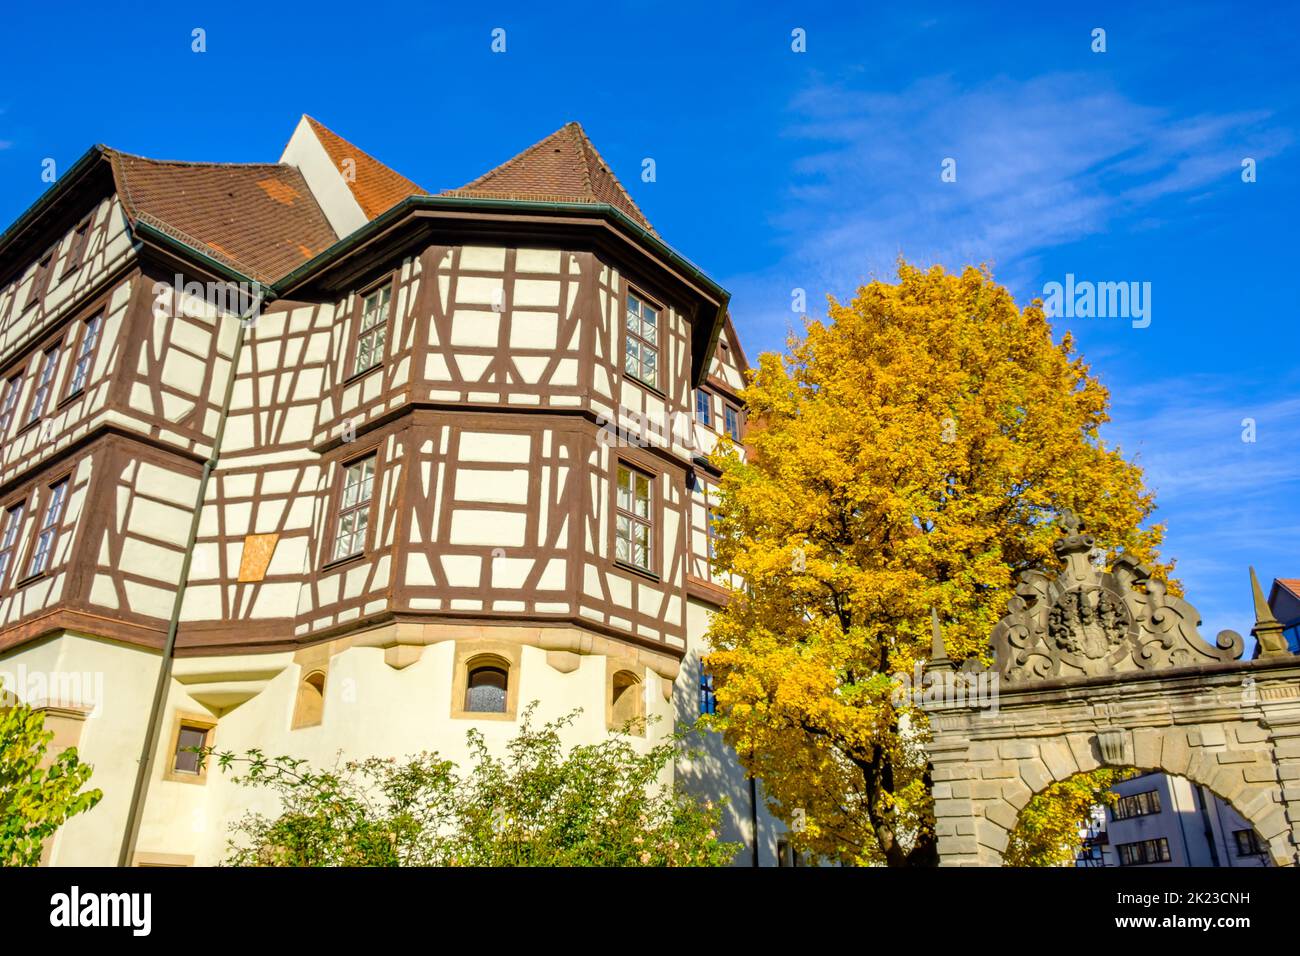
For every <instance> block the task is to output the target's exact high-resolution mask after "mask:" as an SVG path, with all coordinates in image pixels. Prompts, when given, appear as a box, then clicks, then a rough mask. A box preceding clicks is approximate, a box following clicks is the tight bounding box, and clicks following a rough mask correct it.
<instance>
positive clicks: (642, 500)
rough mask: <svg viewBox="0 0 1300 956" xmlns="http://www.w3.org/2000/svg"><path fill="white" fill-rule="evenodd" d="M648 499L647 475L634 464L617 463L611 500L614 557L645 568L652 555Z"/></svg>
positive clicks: (649, 497) (648, 483)
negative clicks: (612, 500)
mask: <svg viewBox="0 0 1300 956" xmlns="http://www.w3.org/2000/svg"><path fill="white" fill-rule="evenodd" d="M650 503H651V492H650V477H649V476H648V475H646V474H644V473H642V472H640V471H637V470H636V469H635V468H629V467H628V466H627V465H619V466H618V495H617V500H616V501H615V504H614V557H615V558H617V559H618V560H619V561H626V562H627V563H629V564H633V565H636V567H638V568H641V569H643V570H645V571H649V570H650V567H651V562H652V560H653V557H654V556H653V553H652V551H653V549H652V547H651V540H650V533H651V529H652V528H653V518H652V516H651V512H650Z"/></svg>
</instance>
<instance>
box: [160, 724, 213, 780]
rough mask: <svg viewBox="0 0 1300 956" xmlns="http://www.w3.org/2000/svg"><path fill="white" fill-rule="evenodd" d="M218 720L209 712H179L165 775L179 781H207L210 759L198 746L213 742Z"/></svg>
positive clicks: (169, 778)
mask: <svg viewBox="0 0 1300 956" xmlns="http://www.w3.org/2000/svg"><path fill="white" fill-rule="evenodd" d="M216 728H217V722H216V720H214V719H213V718H212V716H211V715H210V714H183V713H178V714H177V715H176V719H175V722H174V723H173V724H172V743H171V757H170V759H169V760H168V762H167V763H166V764H165V765H164V766H163V779H164V780H171V781H175V782H177V783H198V784H202V783H206V782H207V776H208V761H206V760H205V759H204V758H203V756H202V755H201V754H199V753H197V751H198V750H201V749H205V748H211V747H212V746H213V745H214V742H215V741H214V738H215V736H216Z"/></svg>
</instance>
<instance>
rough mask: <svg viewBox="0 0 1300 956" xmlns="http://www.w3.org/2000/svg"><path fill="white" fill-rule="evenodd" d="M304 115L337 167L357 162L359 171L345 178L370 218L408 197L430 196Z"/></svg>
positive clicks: (356, 169)
mask: <svg viewBox="0 0 1300 956" xmlns="http://www.w3.org/2000/svg"><path fill="white" fill-rule="evenodd" d="M303 118H304V119H305V120H307V122H308V123H310V124H311V128H312V131H313V132H315V134H316V138H317V139H318V140H320V144H321V146H323V147H325V152H326V153H327V154H328V155H329V158H330V162H331V163H333V164H334V168H335V169H337V170H339V171H340V172H342V171H343V170H344V169H347V168H348V165H347V164H348V163H349V162H350V163H351V164H353V165H352V168H351V171H352V172H355V176H345V177H344V181H345V182H346V183H347V184H348V188H349V189H351V190H352V195H353V197H354V198H355V199H356V201H357V205H359V206H360V207H361V211H362V212H364V213H365V214H366V218H367V219H374V218H375V217H376V216H379V215H382V214H383V213H385V212H387V211H388V210H389V209H391V208H392V207H393V206H395V205H397V204H398V203H399V202H401V201H402V200H403V199H405V198H406V197H407V196H424V195H428V194H427V193H426V192H425V190H423V189H421V188H420V187H419V186H417V185H416V184H415V183H413V182H411V181H410V180H409V179H407V178H406V177H405V176H403V175H402V174H401V173H398V172H394V171H393V170H392V169H389V168H388V167H387V166H385V165H384V164H383V163H381V162H380V161H379V160H377V159H375V157H373V156H371V155H370V154H369V153H367V152H366V151H365V150H363V149H360V148H359V147H356V146H353V145H352V144H351V143H349V142H348V141H347V140H346V139H344V138H343V137H342V136H340V135H338V134H337V133H335V132H334V131H333V130H331V129H327V128H326V127H324V126H322V125H321V124H320V123H318V122H316V120H314V119H312V118H311V117H310V116H304V117H303Z"/></svg>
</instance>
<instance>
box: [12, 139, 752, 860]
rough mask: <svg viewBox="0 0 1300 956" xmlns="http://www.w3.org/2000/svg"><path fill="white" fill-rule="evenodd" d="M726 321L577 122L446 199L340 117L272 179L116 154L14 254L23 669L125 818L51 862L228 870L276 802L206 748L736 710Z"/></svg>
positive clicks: (19, 673)
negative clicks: (727, 676) (725, 638)
mask: <svg viewBox="0 0 1300 956" xmlns="http://www.w3.org/2000/svg"><path fill="white" fill-rule="evenodd" d="M727 302H728V296H727V293H726V292H725V290H723V289H722V288H721V287H720V286H719V285H718V284H717V283H716V282H714V281H713V280H712V279H710V278H709V277H708V275H706V274H705V273H704V272H703V271H702V270H701V269H699V268H698V267H697V266H695V265H694V264H692V263H691V262H690V261H689V260H688V259H686V258H685V257H684V256H682V255H681V254H680V253H679V252H677V251H676V250H675V249H673V248H672V246H670V245H669V244H668V243H666V242H665V241H664V240H663V239H662V238H661V237H660V236H659V235H658V233H657V232H656V231H655V229H654V228H653V227H652V226H651V225H650V223H649V222H648V221H647V220H646V218H645V216H644V215H643V214H642V212H641V210H640V209H639V208H638V207H637V205H636V203H635V202H633V200H632V198H631V196H630V195H629V194H628V192H627V191H626V190H625V189H624V188H623V186H622V185H621V184H620V182H619V181H618V179H617V178H616V177H615V176H614V174H613V173H612V172H611V171H610V169H609V167H608V165H607V164H606V163H605V162H604V160H603V159H602V158H601V157H600V155H599V154H598V153H597V152H596V150H595V149H594V147H593V146H592V144H591V143H590V142H589V140H588V139H587V137H586V135H585V134H584V133H583V131H582V129H581V128H580V127H579V126H578V125H577V124H569V125H567V126H565V127H563V128H562V129H560V130H558V131H556V132H555V133H554V134H552V135H551V136H548V137H547V138H546V139H544V140H542V141H541V142H539V143H537V144H535V145H534V146H532V147H530V148H529V149H527V150H525V151H524V152H523V153H520V154H519V155H517V156H515V157H514V158H513V159H511V160H509V161H508V162H506V163H504V164H502V165H501V166H498V167H497V168H495V169H493V170H491V171H490V172H488V173H486V174H485V175H483V176H481V177H479V178H478V179H475V180H474V181H473V182H470V183H468V184H466V185H465V186H463V187H461V188H459V189H453V190H450V191H444V192H438V193H430V192H427V191H425V190H423V189H421V188H420V187H419V186H417V185H416V184H415V183H414V182H412V181H411V180H408V179H406V178H405V177H403V176H401V175H399V174H398V173H396V172H395V171H393V170H392V169H390V168H388V167H387V166H385V165H384V164H383V163H381V162H379V161H378V160H376V159H375V158H373V157H372V156H370V155H368V154H366V153H365V152H363V151H361V150H360V149H358V148H357V147H355V146H353V145H352V144H351V143H349V142H347V141H346V140H344V139H342V138H341V137H339V136H338V135H336V134H335V133H333V132H331V131H330V130H328V129H326V128H325V127H324V126H322V125H321V124H319V123H317V122H316V121H314V120H312V119H310V118H309V117H303V118H302V120H301V121H300V122H299V124H298V125H297V127H296V129H295V130H294V132H293V135H292V138H291V139H290V141H289V143H288V146H287V147H286V148H285V150H284V153H283V155H282V156H281V158H280V160H279V161H278V162H274V163H254V164H232V163H189V162H165V161H158V160H152V159H145V158H143V157H139V156H133V155H129V154H126V153H123V152H120V151H117V150H114V149H110V148H107V147H102V146H97V147H95V148H93V149H91V150H90V151H89V152H88V153H87V154H86V155H85V156H83V157H82V158H81V159H80V160H79V161H78V162H77V163H76V164H75V165H74V166H73V167H71V168H70V169H68V170H67V171H65V172H64V173H63V174H62V175H61V176H60V177H59V179H58V181H57V183H55V184H54V185H52V186H51V187H50V188H49V189H48V190H47V191H46V193H45V194H44V195H43V196H42V197H41V198H40V200H39V201H38V202H36V203H35V204H34V205H33V206H32V207H31V208H30V209H29V210H28V211H27V212H26V213H24V214H23V215H22V216H21V217H20V218H19V219H18V220H17V222H15V223H14V224H13V225H12V226H11V227H10V228H9V229H8V230H7V231H6V232H5V233H4V234H3V235H0V674H3V675H4V677H5V680H6V683H7V687H8V691H9V692H10V693H11V694H13V695H15V696H16V697H17V698H18V699H20V700H24V701H26V702H29V703H31V704H33V705H35V706H39V707H42V708H44V709H45V711H46V719H47V726H49V727H51V728H52V729H54V730H55V731H56V745H67V744H75V745H76V746H77V747H78V749H79V752H80V754H81V756H82V758H83V759H84V760H86V761H87V762H89V763H91V764H93V765H94V784H95V785H96V786H98V787H99V788H101V789H102V790H103V792H104V799H103V801H102V802H101V803H100V805H99V806H97V807H96V808H95V809H94V810H93V811H91V812H90V813H88V814H85V815H84V816H82V817H78V818H75V819H74V820H73V821H71V822H70V823H69V824H68V825H67V826H65V827H64V828H63V830H62V831H61V832H60V833H59V834H58V835H57V836H56V837H55V838H54V839H53V840H52V841H51V842H50V845H49V846H48V847H47V848H46V858H47V860H48V861H49V862H51V863H54V864H112V863H116V862H124V863H135V864H152V865H185V864H210V863H213V862H216V861H217V860H219V859H220V857H221V856H222V854H223V851H224V847H225V840H226V835H227V825H228V824H229V822H231V821H232V820H233V819H235V818H237V817H239V816H241V815H242V814H243V813H244V812H245V811H247V810H249V809H267V808H268V807H266V806H264V805H260V804H258V802H257V801H258V800H259V799H262V797H261V796H259V795H258V794H255V793H251V792H250V791H248V790H247V789H243V788H239V787H236V786H234V785H232V784H231V783H230V782H229V781H228V780H227V779H224V778H223V777H222V775H221V774H220V773H219V772H217V771H214V770H211V769H210V768H206V767H199V766H197V765H196V761H195V759H194V755H193V753H192V752H191V751H189V750H188V749H187V748H189V747H193V746H202V745H209V746H216V747H218V748H220V749H222V750H227V749H229V750H235V751H244V750H247V749H248V748H251V747H257V748H260V749H261V750H262V751H264V752H266V753H269V754H276V753H285V754H292V755H293V756H297V757H304V758H307V759H310V760H312V761H314V762H316V763H318V764H329V763H332V762H333V761H334V760H335V759H336V757H337V755H338V754H340V753H342V754H344V755H345V756H348V757H353V756H363V755H369V754H386V755H401V754H406V753H415V752H418V751H422V750H438V751H441V752H442V753H443V754H445V755H447V756H450V757H452V758H463V757H465V756H467V752H466V748H465V731H466V729H467V728H470V727H478V728H480V729H481V730H482V731H483V732H484V733H485V734H486V735H487V737H488V739H489V741H490V742H494V743H498V744H499V743H500V742H502V741H504V740H505V739H507V738H508V737H510V736H512V735H513V733H514V732H515V730H516V729H517V726H518V722H519V720H520V718H521V716H522V714H523V712H524V710H525V708H527V707H529V706H530V705H531V706H535V707H536V717H537V719H539V720H544V719H548V718H552V717H556V716H559V715H561V714H565V713H568V712H570V711H572V710H574V709H575V708H581V710H582V713H581V716H580V718H579V719H578V721H577V722H576V723H575V724H574V725H573V727H572V728H571V732H570V735H571V738H572V740H573V741H574V742H578V741H592V740H598V739H602V738H603V737H604V736H605V735H607V734H611V733H622V732H624V731H625V729H627V728H628V727H636V726H637V721H638V720H640V719H642V718H650V721H649V722H648V724H647V725H645V726H644V727H642V729H641V730H640V731H639V733H636V734H633V735H632V736H633V737H634V739H635V740H636V741H637V742H638V745H639V746H649V745H651V744H652V743H653V742H654V741H655V740H657V739H660V738H661V737H662V736H663V735H664V734H666V733H668V732H670V731H671V730H672V728H673V727H674V725H675V723H676V722H677V721H679V720H681V719H683V718H687V719H689V718H693V716H694V715H695V714H696V713H698V712H699V710H700V709H702V708H703V709H707V708H708V706H709V704H708V696H709V692H708V686H707V685H708V680H707V676H706V675H702V674H701V669H700V664H699V658H700V655H701V651H702V647H701V643H700V642H701V637H702V635H703V633H704V630H705V628H706V626H707V620H708V613H709V610H710V608H712V607H715V606H717V605H718V604H719V603H720V602H721V601H724V600H725V599H726V594H727V591H726V588H725V587H724V586H723V584H724V582H719V581H717V580H715V577H714V573H713V570H712V567H711V561H710V549H711V534H710V521H711V517H710V516H711V511H710V502H711V495H712V493H713V491H712V489H713V488H714V483H713V482H714V478H715V476H714V475H713V474H712V473H711V471H710V467H709V465H708V464H707V462H706V461H705V457H704V456H705V455H707V453H708V452H709V451H710V450H711V449H712V447H713V444H714V443H715V442H716V441H717V440H718V438H719V436H721V435H724V434H728V433H729V434H730V435H731V437H732V438H733V439H735V440H736V441H738V442H739V441H741V439H742V436H743V430H744V411H743V407H742V404H741V402H740V399H739V395H738V392H739V390H740V388H741V385H742V382H743V375H744V372H745V370H746V367H747V366H746V359H745V356H744V353H743V351H742V349H741V345H740V342H739V340H738V339H737V337H736V334H735V329H734V327H733V326H732V324H731V320H730V317H729V315H728V310H727ZM629 722H631V723H629ZM712 746H713V747H714V750H715V751H716V752H712V754H711V756H712V757H713V758H714V759H713V760H712V761H711V765H710V767H708V768H706V769H703V770H701V769H700V768H683V769H681V771H680V772H683V773H684V774H685V775H686V776H687V777H688V778H689V779H690V780H691V781H692V784H693V785H696V786H699V787H701V788H702V789H704V790H705V791H709V792H716V793H723V792H727V791H734V792H733V793H732V796H733V799H734V801H735V802H734V804H733V806H732V808H731V810H730V811H729V812H730V814H731V823H732V826H731V828H730V832H729V834H728V835H729V836H732V837H735V836H737V835H741V836H744V835H746V834H747V833H748V825H749V824H750V818H751V815H752V814H755V813H756V812H755V811H754V810H753V808H752V807H751V806H750V805H749V803H748V801H749V800H750V796H751V795H750V793H748V792H747V789H748V787H747V785H745V784H744V778H743V775H741V774H739V772H738V771H737V769H736V768H735V765H734V761H728V759H727V755H726V754H725V753H724V752H723V751H721V750H718V749H717V748H718V744H717V742H716V741H714V742H713V744H712ZM757 816H762V817H763V819H764V820H765V821H766V819H767V818H766V816H765V815H761V814H758V815H756V817H755V818H757ZM764 825H765V826H767V827H768V829H770V821H769V822H768V823H766V824H764ZM766 836H767V838H768V840H769V841H770V842H773V844H774V841H775V837H774V835H772V834H770V833H768V834H766ZM765 852H769V855H770V851H765ZM749 859H750V857H749V856H748V855H747V856H745V857H744V858H743V859H742V861H741V862H746V863H747V862H749Z"/></svg>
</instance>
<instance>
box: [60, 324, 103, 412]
mask: <svg viewBox="0 0 1300 956" xmlns="http://www.w3.org/2000/svg"><path fill="white" fill-rule="evenodd" d="M103 324H104V317H103V316H102V315H97V316H95V317H94V318H91V319H87V320H86V321H85V323H84V326H83V328H82V330H81V344H80V345H79V346H78V347H77V362H76V365H74V366H73V368H72V385H71V386H70V387H69V389H68V394H69V395H76V394H77V393H78V392H79V391H81V390H82V389H83V388H85V387H86V379H88V378H89V377H90V361H91V359H92V358H93V357H94V354H95V343H96V342H98V341H99V328H100V326H101V325H103Z"/></svg>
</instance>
